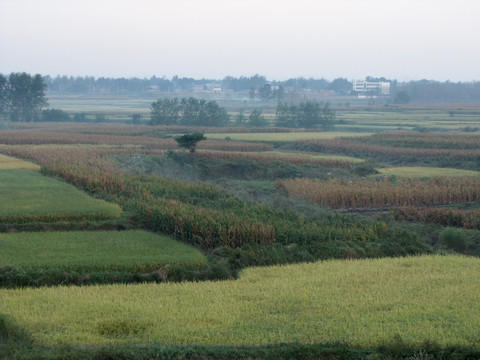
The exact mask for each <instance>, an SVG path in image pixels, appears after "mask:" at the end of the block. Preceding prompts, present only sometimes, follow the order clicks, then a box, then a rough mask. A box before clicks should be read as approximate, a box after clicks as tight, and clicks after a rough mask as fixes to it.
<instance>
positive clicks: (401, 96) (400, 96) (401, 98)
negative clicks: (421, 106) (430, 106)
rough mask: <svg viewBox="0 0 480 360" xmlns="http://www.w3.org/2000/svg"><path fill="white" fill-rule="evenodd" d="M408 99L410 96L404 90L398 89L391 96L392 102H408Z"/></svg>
mask: <svg viewBox="0 0 480 360" xmlns="http://www.w3.org/2000/svg"><path fill="white" fill-rule="evenodd" d="M409 101H410V96H408V94H407V92H406V91H399V92H398V93H397V95H395V97H394V98H393V103H394V104H408V102H409Z"/></svg>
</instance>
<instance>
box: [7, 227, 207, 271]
mask: <svg viewBox="0 0 480 360" xmlns="http://www.w3.org/2000/svg"><path fill="white" fill-rule="evenodd" d="M0 249H1V251H0V264H1V265H3V266H5V265H7V266H14V267H17V268H21V269H33V268H42V269H50V268H55V269H63V270H66V271H78V272H87V271H129V272H146V271H152V270H155V269H159V268H161V267H162V266H165V265H166V264H170V265H182V266H184V267H186V268H190V269H199V268H203V267H205V265H206V262H207V260H206V258H205V256H204V255H203V254H202V253H201V252H200V251H198V250H197V249H195V248H193V247H191V246H188V245H186V244H184V243H181V242H179V241H176V240H174V239H172V238H170V237H168V236H165V235H159V234H154V233H150V232H147V231H143V230H128V231H72V232H36V233H13V234H0Z"/></svg>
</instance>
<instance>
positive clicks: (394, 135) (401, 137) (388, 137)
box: [361, 131, 480, 149]
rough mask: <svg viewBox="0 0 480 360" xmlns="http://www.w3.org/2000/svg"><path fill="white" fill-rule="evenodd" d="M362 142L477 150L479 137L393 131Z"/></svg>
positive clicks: (394, 145) (459, 134)
mask: <svg viewBox="0 0 480 360" xmlns="http://www.w3.org/2000/svg"><path fill="white" fill-rule="evenodd" d="M361 141H362V142H365V143H369V144H378V145H385V146H393V147H407V148H428V149H479V148H480V135H478V134H468V133H467V134H464V133H462V134H461V133H438V132H435V133H418V132H412V131H394V132H384V133H379V134H374V135H371V136H368V137H364V138H362V139H361Z"/></svg>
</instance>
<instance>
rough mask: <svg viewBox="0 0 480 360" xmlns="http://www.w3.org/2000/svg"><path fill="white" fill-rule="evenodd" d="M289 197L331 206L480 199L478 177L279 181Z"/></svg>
mask: <svg viewBox="0 0 480 360" xmlns="http://www.w3.org/2000/svg"><path fill="white" fill-rule="evenodd" d="M277 187H278V188H279V189H283V190H285V191H286V192H287V193H288V194H289V195H290V196H293V197H298V198H301V199H305V200H308V201H311V202H313V203H314V204H318V205H323V206H331V207H376V206H425V205H438V204H449V203H460V202H470V201H475V202H477V201H479V200H480V181H479V180H478V177H460V178H454V177H450V178H449V177H436V178H430V179H429V180H428V181H425V182H424V181H421V180H419V179H399V180H398V181H396V182H394V181H391V180H389V179H388V178H387V179H382V180H378V181H377V180H371V179H368V180H367V179H365V180H363V179H361V180H356V181H341V180H338V179H331V180H327V181H322V180H318V179H301V178H297V179H284V180H277Z"/></svg>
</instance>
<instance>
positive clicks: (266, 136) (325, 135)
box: [205, 132, 371, 142]
mask: <svg viewBox="0 0 480 360" xmlns="http://www.w3.org/2000/svg"><path fill="white" fill-rule="evenodd" d="M359 135H360V136H368V135H371V133H361V134H359V133H357V132H292V133H223V134H205V136H206V138H207V139H208V140H224V139H225V138H230V139H231V140H241V141H263V142H292V141H297V140H306V139H334V138H337V137H354V136H359Z"/></svg>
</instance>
